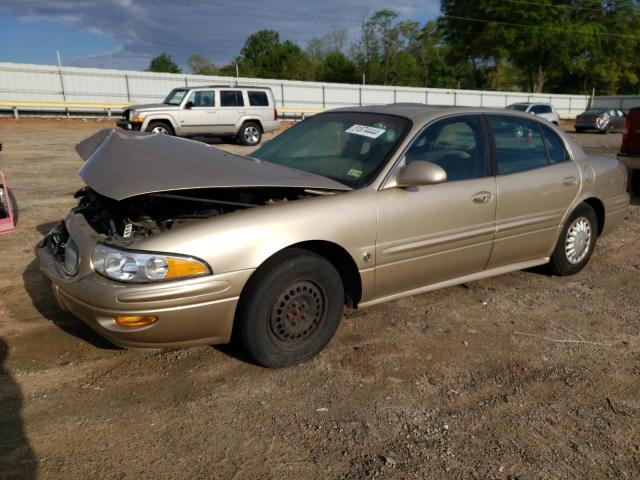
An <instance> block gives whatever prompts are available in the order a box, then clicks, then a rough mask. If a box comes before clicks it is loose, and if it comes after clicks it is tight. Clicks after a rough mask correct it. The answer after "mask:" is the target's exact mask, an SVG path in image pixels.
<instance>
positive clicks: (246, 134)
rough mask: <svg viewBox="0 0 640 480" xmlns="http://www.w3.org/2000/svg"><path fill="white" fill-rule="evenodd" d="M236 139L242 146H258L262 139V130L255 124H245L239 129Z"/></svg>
mask: <svg viewBox="0 0 640 480" xmlns="http://www.w3.org/2000/svg"><path fill="white" fill-rule="evenodd" d="M238 138H239V139H240V142H241V143H242V144H243V145H247V146H254V145H258V144H259V143H260V140H261V139H262V130H261V129H260V125H258V124H257V123H255V122H247V123H245V124H244V125H242V127H240V131H239V132H238Z"/></svg>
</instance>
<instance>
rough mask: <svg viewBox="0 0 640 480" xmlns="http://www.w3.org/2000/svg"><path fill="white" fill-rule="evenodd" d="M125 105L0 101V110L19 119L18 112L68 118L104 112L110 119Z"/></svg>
mask: <svg viewBox="0 0 640 480" xmlns="http://www.w3.org/2000/svg"><path fill="white" fill-rule="evenodd" d="M126 106H127V104H119V103H85V102H42V101H37V100H0V109H2V108H3V107H4V108H7V109H10V110H11V111H12V112H13V117H14V118H16V119H17V118H19V117H20V114H19V111H20V110H21V109H22V110H32V111H56V110H58V111H64V112H66V114H67V117H68V116H69V111H71V110H78V111H84V112H96V111H100V112H102V111H104V112H105V114H106V115H107V117H111V113H112V112H113V111H122V110H123V109H124V107H126Z"/></svg>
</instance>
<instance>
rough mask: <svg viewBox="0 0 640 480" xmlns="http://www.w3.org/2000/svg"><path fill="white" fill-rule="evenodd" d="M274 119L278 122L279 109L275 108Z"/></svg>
mask: <svg viewBox="0 0 640 480" xmlns="http://www.w3.org/2000/svg"><path fill="white" fill-rule="evenodd" d="M273 119H274V120H278V109H277V108H276V107H273Z"/></svg>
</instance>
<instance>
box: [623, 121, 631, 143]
mask: <svg viewBox="0 0 640 480" xmlns="http://www.w3.org/2000/svg"><path fill="white" fill-rule="evenodd" d="M629 130H631V119H630V118H629V117H627V119H626V120H625V121H624V130H622V141H623V142H626V141H627V140H628V139H629Z"/></svg>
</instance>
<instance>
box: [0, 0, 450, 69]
mask: <svg viewBox="0 0 640 480" xmlns="http://www.w3.org/2000/svg"><path fill="white" fill-rule="evenodd" d="M383 8H392V9H395V10H397V11H398V12H400V13H401V15H402V17H403V18H409V19H417V18H421V19H425V18H430V17H434V16H435V15H437V13H438V11H439V2H438V1H437V0H426V1H419V0H412V1H409V2H405V3H403V4H401V5H389V3H388V2H386V1H383V0H370V1H359V0H325V1H323V2H316V3H307V2H299V1H296V0H262V1H258V0H255V1H250V0H240V1H234V0H220V1H214V0H183V1H179V2H176V1H175V0H153V1H150V0H138V1H131V0H77V1H76V0H21V1H14V2H2V1H0V14H1V13H2V12H8V13H12V14H14V15H17V16H18V17H21V18H24V19H31V20H40V19H46V20H48V21H58V22H61V23H64V24H67V25H70V26H71V27H73V28H83V29H85V30H87V31H90V32H93V33H95V34H100V35H106V36H109V37H110V38H111V39H112V41H113V43H114V44H116V45H119V48H118V49H116V50H114V51H112V52H104V53H100V52H97V53H96V54H93V55H91V56H87V57H82V58H76V59H73V60H72V62H73V63H74V64H76V65H83V66H96V67H113V68H144V67H146V66H147V64H148V62H149V60H150V59H151V58H152V57H154V56H155V55H157V54H159V53H161V52H167V53H169V54H170V55H171V56H172V57H173V58H174V60H175V61H177V62H178V63H184V62H185V61H186V59H187V58H188V57H189V55H191V54H192V53H201V54H203V55H205V56H206V57H208V58H209V59H210V60H212V61H213V62H215V63H219V64H220V63H226V62H228V61H230V60H231V59H233V58H234V57H235V56H236V55H238V53H239V52H240V49H241V48H242V45H243V43H244V40H245V38H246V37H247V36H249V35H250V34H252V33H254V32H256V31H258V30H260V29H263V28H269V29H273V30H277V31H279V32H280V35H281V38H283V39H291V40H293V41H296V42H298V43H299V44H301V45H303V46H304V44H306V42H307V41H308V40H309V39H311V38H313V37H321V36H323V35H324V34H325V33H326V32H328V31H329V30H331V28H333V27H334V26H335V27H339V28H346V29H348V30H349V32H350V34H351V36H352V37H355V36H356V35H357V31H358V23H359V21H360V20H361V19H363V18H364V17H365V16H367V15H370V14H371V13H373V12H375V11H376V10H379V9H383Z"/></svg>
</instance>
